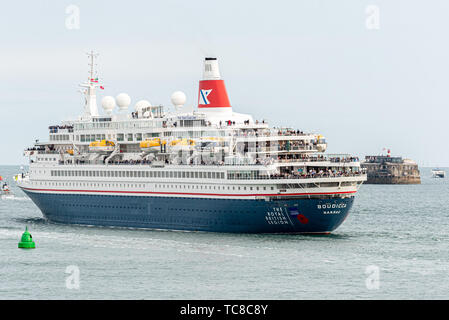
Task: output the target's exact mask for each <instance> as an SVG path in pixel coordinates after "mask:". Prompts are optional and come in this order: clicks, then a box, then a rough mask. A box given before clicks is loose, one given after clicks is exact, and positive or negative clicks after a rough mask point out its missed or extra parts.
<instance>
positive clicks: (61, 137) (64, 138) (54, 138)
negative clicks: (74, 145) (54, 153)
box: [50, 134, 70, 141]
mask: <svg viewBox="0 0 449 320" xmlns="http://www.w3.org/2000/svg"><path fill="white" fill-rule="evenodd" d="M67 140H70V136H69V135H68V134H51V135H50V141H67Z"/></svg>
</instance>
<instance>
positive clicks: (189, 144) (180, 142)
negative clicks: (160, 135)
mask: <svg viewBox="0 0 449 320" xmlns="http://www.w3.org/2000/svg"><path fill="white" fill-rule="evenodd" d="M194 147H195V140H192V139H176V140H173V141H170V149H171V150H172V151H175V152H176V151H190V150H192V149H193V148H194Z"/></svg>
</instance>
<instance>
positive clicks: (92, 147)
mask: <svg viewBox="0 0 449 320" xmlns="http://www.w3.org/2000/svg"><path fill="white" fill-rule="evenodd" d="M114 149H115V143H114V142H113V141H109V140H100V141H93V142H91V143H90V144H89V151H90V152H95V153H110V152H112V151H114ZM72 151H73V150H72Z"/></svg>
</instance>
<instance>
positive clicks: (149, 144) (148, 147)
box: [140, 138, 166, 153]
mask: <svg viewBox="0 0 449 320" xmlns="http://www.w3.org/2000/svg"><path fill="white" fill-rule="evenodd" d="M165 144H166V141H164V140H161V139H160V138H153V139H145V140H144V141H142V142H141V143H140V149H141V150H142V151H143V152H148V153H150V152H159V151H161V145H165Z"/></svg>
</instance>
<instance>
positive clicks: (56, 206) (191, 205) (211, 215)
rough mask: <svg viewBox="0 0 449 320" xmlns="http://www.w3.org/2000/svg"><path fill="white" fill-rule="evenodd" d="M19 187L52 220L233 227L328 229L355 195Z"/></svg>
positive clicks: (245, 230)
mask: <svg viewBox="0 0 449 320" xmlns="http://www.w3.org/2000/svg"><path fill="white" fill-rule="evenodd" d="M24 191H25V192H26V193H27V195H28V196H29V197H30V198H31V199H32V200H33V202H34V203H35V204H36V205H37V206H38V207H39V209H40V210H41V211H42V213H43V215H44V216H45V218H47V219H48V220H49V221H52V222H57V223H66V224H84V225H95V226H115V227H128V228H149V229H170V230H190V231H209V232H234V233H329V232H331V231H333V230H335V229H336V228H337V227H338V226H339V225H340V224H341V223H342V222H343V221H344V220H345V218H346V217H347V215H348V213H349V210H350V209H351V207H352V204H353V201H354V197H349V198H345V199H339V198H336V199H296V200H273V201H264V200H240V199H236V200H234V199H208V198H200V199H199V198H181V197H154V196H145V197H142V196H115V195H93V194H92V195H84V194H48V193H38V192H29V191H27V190H24Z"/></svg>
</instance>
